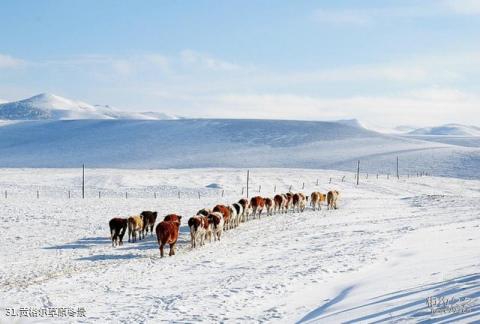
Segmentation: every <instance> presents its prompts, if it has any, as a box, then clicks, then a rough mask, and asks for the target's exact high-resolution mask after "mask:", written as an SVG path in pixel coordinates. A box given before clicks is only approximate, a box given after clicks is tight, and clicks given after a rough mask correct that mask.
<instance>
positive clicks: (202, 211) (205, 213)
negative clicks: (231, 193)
mask: <svg viewBox="0 0 480 324" xmlns="http://www.w3.org/2000/svg"><path fill="white" fill-rule="evenodd" d="M211 212H212V210H211V209H210V208H203V209H200V210H199V211H198V212H197V215H201V216H208V214H210V213H211Z"/></svg>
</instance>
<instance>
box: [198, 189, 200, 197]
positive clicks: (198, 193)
mask: <svg viewBox="0 0 480 324" xmlns="http://www.w3.org/2000/svg"><path fill="white" fill-rule="evenodd" d="M198 199H200V191H199V192H198Z"/></svg>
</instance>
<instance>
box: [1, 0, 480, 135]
mask: <svg viewBox="0 0 480 324" xmlns="http://www.w3.org/2000/svg"><path fill="white" fill-rule="evenodd" d="M0 14H1V17H2V19H0V101H2V100H3V101H13V100H19V99H23V98H26V97H30V96H33V95H35V94H38V93H53V94H56V95H60V96H63V97H66V98H70V99H75V100H81V101H84V102H88V103H91V104H103V105H107V104H108V105H110V106H113V107H117V108H119V109H122V110H130V111H159V112H165V113H169V114H175V115H180V116H186V117H199V118H212V117H213V118H269V119H301V120H335V119H350V118H357V119H359V120H360V121H362V122H364V123H365V124H371V125H376V126H385V127H393V126H396V125H412V126H433V125H439V124H445V123H463V124H473V125H480V110H479V107H480V91H479V90H480V82H479V81H480V78H479V77H480V41H479V40H480V0H432V1H430V0H421V1H409V0H404V1H389V0H382V1H380V0H377V1H374V0H363V1H342V0H335V1H333V0H332V1H281V0H275V1H274V0H270V1H267V0H258V1H245V0H243V1H228V0H226V1H204V0H195V1H154V0H151V1H148V0H142V1H132V0H124V1H113V0H102V1H96V0H94V1H91V0H82V1H61V0H57V1H49V0H43V1H35V0H31V1H25V0H5V1H1V2H0Z"/></svg>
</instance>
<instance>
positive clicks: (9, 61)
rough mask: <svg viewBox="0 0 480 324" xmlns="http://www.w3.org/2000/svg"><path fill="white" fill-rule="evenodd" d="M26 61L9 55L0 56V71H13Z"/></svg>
mask: <svg viewBox="0 0 480 324" xmlns="http://www.w3.org/2000/svg"><path fill="white" fill-rule="evenodd" d="M25 64H26V61H24V60H21V59H18V58H15V57H13V56H10V55H5V54H0V69H14V68H18V67H22V66H24V65H25Z"/></svg>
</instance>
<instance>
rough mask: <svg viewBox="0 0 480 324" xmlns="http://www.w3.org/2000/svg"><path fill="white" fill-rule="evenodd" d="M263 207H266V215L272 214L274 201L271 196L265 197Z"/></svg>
mask: <svg viewBox="0 0 480 324" xmlns="http://www.w3.org/2000/svg"><path fill="white" fill-rule="evenodd" d="M265 208H267V216H268V215H273V209H274V201H273V199H272V198H265Z"/></svg>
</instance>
